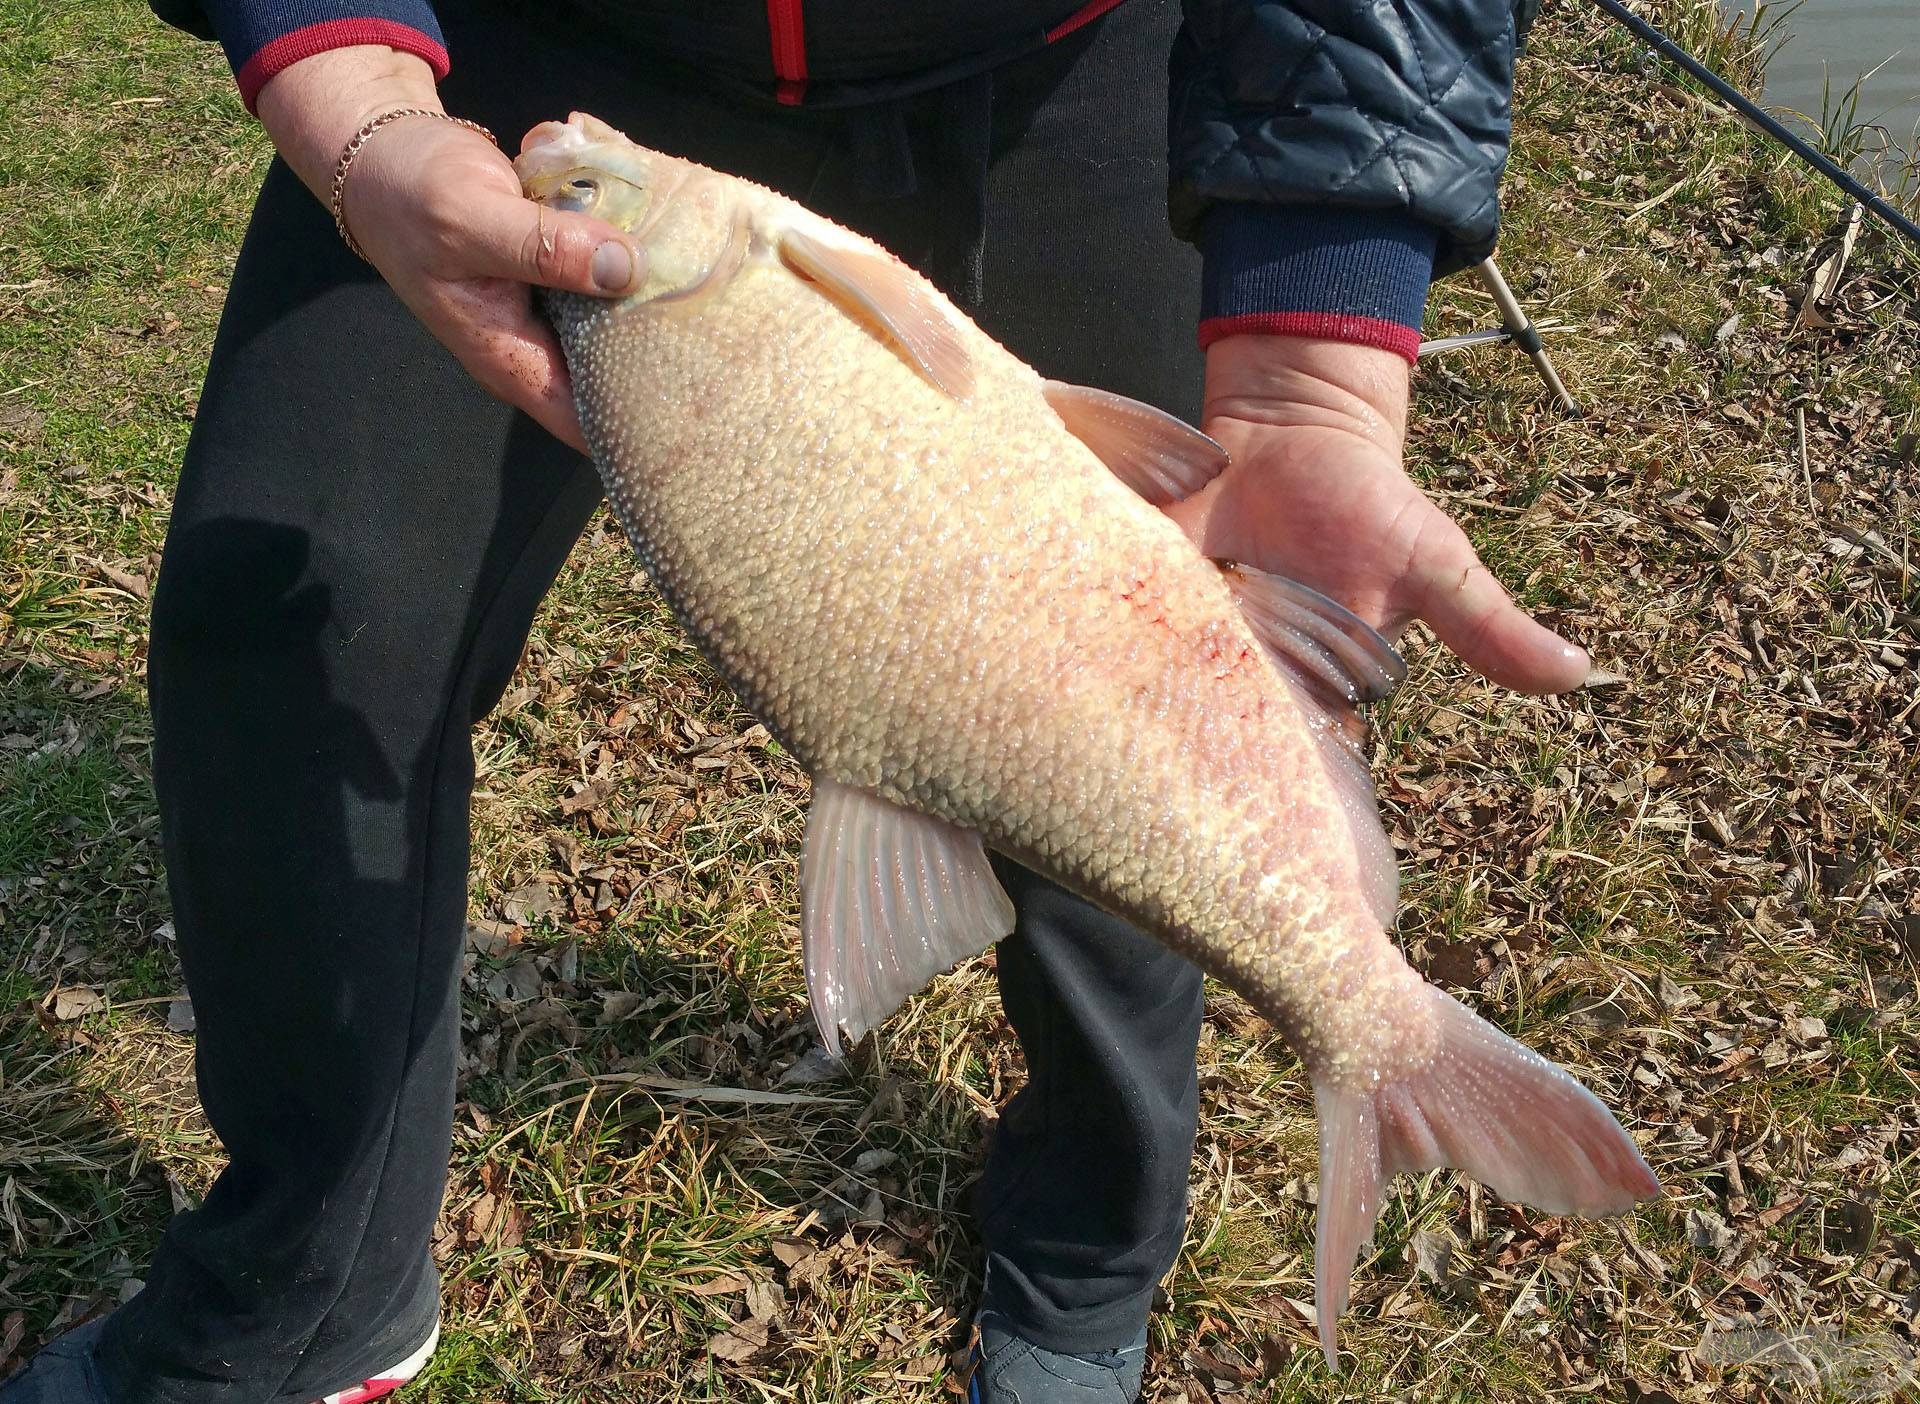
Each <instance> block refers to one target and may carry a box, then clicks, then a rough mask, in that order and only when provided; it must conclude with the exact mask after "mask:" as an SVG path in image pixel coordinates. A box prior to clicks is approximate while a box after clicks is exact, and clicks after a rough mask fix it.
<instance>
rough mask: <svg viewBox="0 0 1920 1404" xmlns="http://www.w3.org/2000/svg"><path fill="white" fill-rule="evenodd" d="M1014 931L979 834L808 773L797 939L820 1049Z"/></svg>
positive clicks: (860, 1032)
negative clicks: (809, 785) (808, 803)
mask: <svg viewBox="0 0 1920 1404" xmlns="http://www.w3.org/2000/svg"><path fill="white" fill-rule="evenodd" d="M1012 930H1013V903H1012V902H1011V901H1010V900H1008V898H1007V894H1006V892H1005V891H1004V890H1003V889H1002V888H1001V886H1000V880H999V879H998V878H996V877H995V876H994V875H993V869H992V867H990V866H989V864H988V862H987V851H986V847H985V845H984V844H982V842H981V840H980V835H978V834H976V833H973V832H971V831H969V830H967V829H962V828H958V827H956V826H955V825H952V824H949V823H947V822H946V821H945V820H942V819H935V818H933V817H931V816H929V815H925V814H920V813H917V812H915V811H914V810H911V809H905V808H903V807H901V806H900V805H897V804H893V803H891V802H890V801H888V800H884V799H882V798H880V797H879V796H878V795H875V794H873V793H871V792H870V791H867V790H860V789H855V788H854V787H853V786H851V785H842V784H840V783H839V782H838V781H834V780H829V779H826V778H825V777H823V776H815V777H814V781H813V804H812V806H811V807H810V808H809V810H808V811H807V838H806V843H805V846H804V847H803V848H802V850H801V854H800V942H801V947H802V950H803V951H804V953H805V963H806V970H807V993H808V997H809V998H810V999H811V1001H812V1003H813V1017H814V1022H815V1023H816V1024H818V1025H819V1028H820V1037H821V1039H822V1041H823V1042H824V1043H825V1044H826V1046H827V1049H828V1051H829V1052H832V1053H834V1054H838V1053H839V1051H840V1034H841V1032H842V1031H843V1030H844V1031H845V1033H846V1035H847V1039H848V1041H849V1042H851V1043H858V1042H859V1041H860V1040H861V1039H862V1038H863V1037H865V1036H866V1033H867V1031H868V1030H869V1029H871V1028H873V1027H874V1026H875V1025H877V1024H879V1023H880V1022H881V1021H882V1020H884V1019H885V1018H886V1017H887V1016H888V1015H889V1014H891V1013H893V1011H894V1010H896V1009H898V1008H899V1007H900V1005H901V1004H902V1003H903V1002H904V1001H905V1000H906V998H907V996H908V995H910V994H912V993H913V992H914V991H915V990H917V989H919V988H920V987H921V986H922V985H924V984H926V983H927V981H929V980H931V979H932V978H933V977H934V976H935V975H938V974H939V973H940V972H941V971H943V970H946V969H948V968H949V967H950V966H953V965H956V964H958V963H959V962H960V961H963V960H965V959H966V958H967V957H968V956H972V955H978V954H979V953H980V952H981V951H984V950H985V949H986V948H987V947H988V946H990V945H992V944H993V943H994V942H995V941H998V940H999V939H1000V938H1001V937H1003V936H1005V935H1007V934H1008V933H1009V932H1011V931H1012Z"/></svg>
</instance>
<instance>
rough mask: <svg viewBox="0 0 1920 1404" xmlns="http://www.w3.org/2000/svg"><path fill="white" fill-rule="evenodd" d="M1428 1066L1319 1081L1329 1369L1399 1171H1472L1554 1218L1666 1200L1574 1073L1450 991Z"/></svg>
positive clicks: (1323, 1300)
mask: <svg viewBox="0 0 1920 1404" xmlns="http://www.w3.org/2000/svg"><path fill="white" fill-rule="evenodd" d="M1427 994H1428V996H1429V997H1430V998H1431V999H1432V1000H1433V1003H1434V1015H1435V1018H1436V1020H1437V1022H1438V1025H1439V1035H1440V1037H1439V1044H1438V1047H1437V1051H1436V1052H1435V1053H1434V1056H1433V1060H1432V1061H1431V1062H1430V1063H1429V1064H1428V1065H1427V1066H1426V1067H1425V1068H1423V1069H1421V1070H1420V1071H1419V1072H1417V1073H1415V1074H1413V1075H1412V1076H1410V1077H1404V1078H1401V1079H1399V1080H1397V1081H1394V1082H1388V1083H1384V1084H1382V1085H1381V1086H1379V1087H1377V1088H1374V1089H1372V1090H1370V1091H1369V1090H1362V1089H1353V1088H1349V1087H1344V1086H1341V1085H1339V1084H1338V1083H1336V1082H1334V1081H1333V1080H1331V1079H1327V1078H1323V1077H1321V1076H1320V1075H1319V1074H1315V1076H1314V1079H1313V1094H1314V1103H1315V1106H1316V1108H1317V1110H1318V1112H1319V1116H1320V1207H1319V1221H1318V1223H1317V1224H1316V1226H1315V1230H1314V1306H1315V1314H1316V1316H1317V1317H1318V1325H1319V1332H1320V1349H1321V1351H1322V1352H1323V1353H1324V1354H1325V1356H1326V1360H1327V1368H1328V1369H1329V1370H1334V1371H1337V1370H1338V1369H1339V1368H1340V1367H1339V1354H1338V1339H1337V1334H1336V1333H1337V1323H1338V1320H1339V1316H1340V1313H1341V1312H1342V1311H1344V1310H1345V1309H1346V1305H1347V1294H1348V1288H1349V1286H1350V1279H1351V1278H1352V1276H1353V1268H1354V1264H1355V1263H1356V1262H1357V1261H1358V1259H1359V1256H1360V1250H1361V1249H1362V1248H1363V1247H1364V1246H1365V1245H1366V1243H1367V1241H1368V1239H1370V1238H1371V1237H1372V1236H1373V1225H1374V1221H1375V1220H1376V1219H1377V1218H1379V1216H1380V1208H1381V1204H1382V1202H1383V1196H1384V1195H1385V1192H1386V1184H1387V1182H1388V1181H1389V1180H1391V1179H1392V1178H1393V1177H1394V1176H1395V1175H1397V1174H1399V1173H1401V1172H1402V1171H1417V1170H1437V1169H1445V1168H1453V1169H1459V1170H1464V1171H1466V1173H1467V1174H1469V1175H1471V1176H1473V1178H1474V1179H1476V1180H1479V1181H1480V1182H1481V1183H1482V1184H1484V1185H1486V1186H1487V1187H1488V1188H1489V1189H1491V1190H1493V1192H1494V1193H1496V1194H1498V1195H1499V1196H1500V1197H1501V1198H1503V1199H1510V1200H1515V1201H1517V1202H1519V1203H1522V1204H1529V1205H1532V1206H1533V1207H1534V1208H1536V1209H1541V1210H1544V1211H1546V1212H1547V1213H1550V1214H1580V1215H1585V1216H1598V1215H1603V1214H1623V1213H1625V1212H1626V1211H1627V1210H1629V1209H1631V1208H1632V1207H1633V1206H1634V1205H1635V1204H1636V1203H1638V1202H1639V1201H1641V1200H1643V1199H1651V1198H1653V1197H1654V1196H1656V1195H1658V1194H1659V1193H1660V1182H1659V1181H1658V1180H1657V1179H1655V1178H1654V1174H1653V1171H1652V1170H1651V1169H1649V1168H1648V1166H1647V1162H1646V1161H1645V1160H1644V1159H1642V1158H1641V1155H1640V1150H1639V1147H1637V1146H1636V1145H1635V1144H1634V1143H1633V1140H1632V1138H1630V1137H1629V1136H1628V1135H1627V1133H1626V1132H1625V1131H1623V1130H1622V1129H1621V1128H1620V1124H1619V1123H1618V1122H1617V1121H1615V1120H1614V1119H1613V1114H1612V1113H1611V1112H1609V1111H1608V1110H1607V1109H1606V1108H1605V1107H1604V1106H1602V1105H1601V1103H1600V1099H1599V1098H1597V1097H1595V1096H1594V1095H1593V1093H1591V1092H1589V1091H1588V1090H1587V1089H1586V1088H1584V1087H1582V1086H1581V1085H1580V1084H1579V1083H1578V1082H1577V1081H1575V1080H1574V1078H1573V1076H1572V1075H1571V1074H1570V1073H1568V1072H1567V1071H1566V1069H1564V1068H1562V1067H1560V1066H1558V1065H1557V1064H1555V1063H1552V1062H1549V1061H1548V1060H1547V1059H1545V1058H1543V1057H1541V1056H1540V1055H1539V1054H1538V1053H1535V1052H1534V1051H1533V1050H1532V1049H1530V1048H1527V1047H1525V1046H1524V1045H1522V1044H1520V1043H1517V1042H1515V1041H1514V1040H1513V1039H1511V1038H1509V1037H1507V1035H1505V1034H1504V1033H1502V1032H1500V1030H1499V1029H1497V1028H1495V1027H1494V1026H1493V1025H1492V1024H1490V1023H1488V1022H1487V1021H1486V1020H1485V1019H1482V1018H1481V1017H1480V1016H1479V1015H1478V1014H1475V1013H1474V1012H1473V1011H1472V1010H1471V1009H1468V1008H1467V1007H1466V1006H1465V1005H1464V1004H1462V1003H1460V1001H1459V1000H1457V999H1455V998H1454V997H1453V996H1452V995H1449V994H1447V993H1446V992H1445V991H1443V990H1438V989H1433V988H1432V987H1429V988H1428V990H1427Z"/></svg>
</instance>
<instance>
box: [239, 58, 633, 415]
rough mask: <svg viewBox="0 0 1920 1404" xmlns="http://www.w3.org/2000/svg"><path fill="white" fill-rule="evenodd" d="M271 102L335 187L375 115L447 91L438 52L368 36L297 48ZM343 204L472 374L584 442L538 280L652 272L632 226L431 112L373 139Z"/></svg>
mask: <svg viewBox="0 0 1920 1404" xmlns="http://www.w3.org/2000/svg"><path fill="white" fill-rule="evenodd" d="M258 106H259V110H260V120H261V121H262V122H263V123H264V124H265V125H266V128H267V134H268V135H269V136H271V137H272V138H273V143H274V146H275V147H276V148H278V150H279V152H280V154H281V156H282V157H284V158H285V160H286V161H287V164H288V165H290V166H292V167H293V170H294V173H295V174H296V175H298V176H299V177H300V179H301V180H302V181H303V182H305V184H306V186H307V188H308V189H310V190H312V191H313V192H314V194H315V195H316V196H317V197H318V198H319V199H320V200H321V201H322V203H324V202H326V201H327V200H328V199H329V198H330V196H331V193H332V184H333V168H334V163H335V161H337V160H338V159H339V156H340V151H341V149H342V148H343V147H344V146H345V145H346V143H347V141H348V139H349V138H350V137H352V135H353V134H354V132H355V131H357V130H358V129H359V127H360V126H361V124H362V123H364V122H366V121H367V120H368V119H370V118H372V117H377V116H379V115H380V114H381V113H384V112H390V111H392V110H393V109H395V108H398V107H423V108H429V109H431V110H433V111H439V110H440V99H439V95H438V94H437V93H436V91H435V90H434V86H433V75H432V72H431V70H429V69H428V68H427V66H426V64H425V63H423V62H421V61H420V60H419V59H417V58H415V57H414V56H412V55H411V54H402V53H398V52H396V51H394V50H392V49H388V48H384V47H381V46H377V45H369V46H362V47H354V48H345V49H333V50H329V51H327V52H325V53H320V54H315V55H313V56H312V57H310V58H305V59H302V60H300V62H298V63H296V64H293V65H291V66H290V67H288V68H286V69H285V70H284V71H282V72H280V73H277V74H275V75H274V77H273V78H272V79H271V80H269V81H268V83H267V85H266V86H265V87H264V88H262V89H261V90H260V100H259V104H258ZM345 210H346V218H347V227H348V228H349V229H351V230H352V231H353V236H354V238H355V239H356V240H358V241H359V243H360V246H361V248H363V249H365V250H366V252H367V257H368V258H369V259H371V260H372V262H373V265H374V267H375V268H377V269H379V270H380V273H381V276H382V277H384V278H385V279H386V280H387V283H388V285H389V286H391V287H392V288H393V290H394V292H395V293H396V294H398V295H399V298H400V300H401V301H402V302H404V303H405V304H406V305H407V307H408V309H409V310H410V311H412V312H413V314H414V315H415V316H416V317H418V318H419V319H420V320H421V321H422V322H423V323H425V325H426V327H427V330H428V331H430V332H432V333H433V334H434V336H435V337H437V338H438V339H439V340H440V342H441V343H442V344H443V345H445V346H446V348H447V349H448V350H449V351H451V352H453V354H454V355H455V356H456V357H458V358H459V360H460V364H462V365H463V366H465V367H466V368H467V370H468V371H470V372H471V373H472V375H473V377H474V379H476V380H478V381H479V382H480V384H481V385H483V386H485V387H486V389H487V390H489V391H491V392H492V393H493V394H494V395H496V396H498V397H499V398H500V399H502V400H505V401H506V402H507V403H508V404H510V405H513V406H514V407H515V408H517V409H521V410H524V411H526V413H528V414H529V415H531V416H533V418H534V419H536V420H538V421H539V422H540V423H541V424H542V425H544V426H545V427H546V428H547V429H548V430H550V431H551V432H552V433H553V434H554V435H555V436H556V437H558V438H560V439H562V440H564V441H565V442H567V443H569V444H572V445H573V446H574V447H575V448H577V449H582V450H584V449H585V447H586V445H585V443H584V442H583V441H582V439H581V436H580V424H579V420H578V419H577V418H576V417H575V414H574V408H573V391H572V387H571V385H570V384H569V383H568V380H567V366H566V361H565V359H564V358H563V357H562V355H561V352H560V344H559V342H558V341H557V340H556V339H555V338H554V334H553V329H552V328H551V327H549V326H548V325H547V323H546V320H545V319H544V318H542V317H541V316H539V315H538V313H537V312H536V311H535V309H534V306H533V295H532V290H531V288H530V287H529V286H528V285H529V284H534V283H537V284H541V285H543V286H545V287H552V288H567V289H570V290H572V291H574V292H583V293H595V294H599V295H601V296H618V295H619V294H621V293H624V292H627V291H629V290H630V289H632V288H634V287H636V286H638V285H639V283H640V282H641V281H642V280H643V279H644V277H645V275H646V266H645V264H644V262H643V261H642V255H641V252H640V250H639V248H638V247H637V246H636V245H635V244H634V243H633V241H632V240H631V239H630V238H628V237H627V236H626V235H625V234H623V233H622V232H621V231H620V230H618V229H616V228H614V227H613V226H612V225H611V224H608V223H606V222H605V221H603V220H597V219H591V218H589V217H587V216H585V215H580V214H572V213H566V212H562V211H555V210H548V209H545V208H543V207H541V206H539V205H536V204H535V203H534V202H532V201H531V200H527V199H525V198H523V197H522V196H521V194H520V181H519V178H518V177H516V176H515V175H514V173H513V163H512V162H511V161H509V160H508V159H507V158H506V157H505V156H504V155H502V154H501V153H500V151H499V150H497V149H496V148H495V147H494V146H493V145H492V144H490V143H489V142H488V141H487V140H486V139H485V138H484V137H481V136H480V135H479V134H478V133H475V132H471V131H468V130H466V129H465V128H463V127H456V126H454V125H453V124H452V123H451V122H442V121H439V120H437V119H435V118H431V117H405V118H401V119H400V120H398V121H396V122H393V123H392V124H390V125H389V126H387V127H383V128H381V130H380V131H379V132H377V133H376V134H375V135H374V136H373V137H372V138H371V139H370V140H369V141H368V142H367V144H366V145H365V146H364V147H362V148H361V150H360V154H359V155H358V156H357V157H356V158H355V159H354V163H353V167H352V169H351V171H350V172H349V173H348V176H347V183H346V198H345Z"/></svg>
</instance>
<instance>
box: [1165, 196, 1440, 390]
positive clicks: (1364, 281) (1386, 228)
mask: <svg viewBox="0 0 1920 1404" xmlns="http://www.w3.org/2000/svg"><path fill="white" fill-rule="evenodd" d="M1437 240H1438V233H1437V231H1436V230H1435V229H1434V228H1433V227H1432V226H1431V225H1428V224H1423V223H1422V222H1420V221H1419V220H1416V219H1412V218H1410V217H1409V216H1407V215H1404V214H1400V213H1397V212H1392V211H1382V210H1361V209H1345V208H1342V207H1340V206H1337V205H1246V204H1222V205H1216V206H1214V207H1213V209H1211V210H1210V211H1208V213H1207V217H1206V220H1205V222H1204V223H1202V225H1201V227H1200V251H1201V253H1202V255H1203V256H1204V257H1205V271H1204V272H1203V274H1202V278H1201V293H1200V344H1201V346H1203V347H1204V346H1210V345H1212V344H1213V343H1214V342H1216V341H1218V340H1219V339H1220V338H1221V337H1224V336H1239V335H1242V334H1244V333H1248V332H1254V333H1265V334H1268V335H1279V336H1315V337H1326V338H1329V339H1331V340H1335V341H1352V342H1357V343H1359V344H1361V345H1363V346H1378V347H1381V348H1383V349H1385V350H1388V351H1393V352H1396V353H1398V354H1399V355H1402V356H1405V357H1406V358H1407V359H1408V360H1409V361H1411V360H1412V359H1413V358H1414V357H1415V356H1416V355H1418V354H1419V351H1420V325H1421V322H1422V321H1423V320H1424V316H1425V311H1426V304H1427V285H1428V284H1429V283H1430V282H1432V281H1433V253H1434V246H1435V244H1436V242H1437Z"/></svg>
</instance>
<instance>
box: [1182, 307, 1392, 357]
mask: <svg viewBox="0 0 1920 1404" xmlns="http://www.w3.org/2000/svg"><path fill="white" fill-rule="evenodd" d="M1228 336H1313V337H1319V338H1321V339H1323V340H1326V341H1350V342H1353V343H1354V344H1355V345H1358V346H1377V347H1379V348H1380V349H1381V350H1382V351H1391V352H1393V353H1394V354H1395V355H1399V356H1404V357H1406V358H1407V359H1408V360H1409V361H1412V360H1416V359H1418V358H1419V355H1420V329H1419V328H1418V327H1408V326H1402V325H1401V324H1400V323H1398V322H1389V321H1385V320H1383V319H1382V318H1379V317H1356V316H1354V315H1352V314H1351V313H1347V312H1242V313H1240V314H1238V315H1236V316H1232V317H1208V318H1207V319H1206V320H1204V321H1202V322H1201V323H1200V349H1201V350H1203V351H1204V350H1205V349H1206V348H1207V347H1209V346H1211V345H1213V343H1214V342H1216V341H1219V340H1220V339H1221V338H1222V337H1228Z"/></svg>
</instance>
